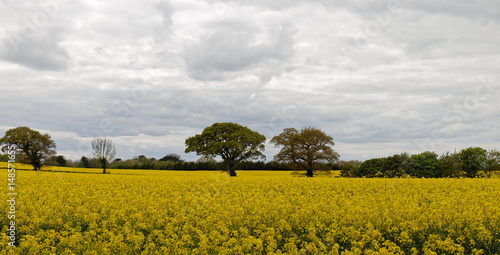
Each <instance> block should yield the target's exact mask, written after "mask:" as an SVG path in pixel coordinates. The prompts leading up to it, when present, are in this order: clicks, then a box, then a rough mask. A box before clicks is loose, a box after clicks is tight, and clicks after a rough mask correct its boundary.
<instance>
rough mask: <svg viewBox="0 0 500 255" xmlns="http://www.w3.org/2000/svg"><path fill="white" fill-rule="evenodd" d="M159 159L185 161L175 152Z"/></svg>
mask: <svg viewBox="0 0 500 255" xmlns="http://www.w3.org/2000/svg"><path fill="white" fill-rule="evenodd" d="M159 161H172V162H174V163H175V162H184V160H182V158H181V156H179V155H177V154H175V153H170V154H167V155H165V156H164V157H163V158H161V159H159Z"/></svg>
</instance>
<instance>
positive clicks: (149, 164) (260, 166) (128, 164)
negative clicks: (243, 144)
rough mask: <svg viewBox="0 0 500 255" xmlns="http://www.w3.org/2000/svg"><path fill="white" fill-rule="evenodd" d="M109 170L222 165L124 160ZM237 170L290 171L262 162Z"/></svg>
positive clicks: (218, 167)
mask: <svg viewBox="0 0 500 255" xmlns="http://www.w3.org/2000/svg"><path fill="white" fill-rule="evenodd" d="M110 168H115V169H151V170H224V164H223V163H222V162H218V161H215V160H213V161H202V162H199V161H196V162H192V161H177V162H173V161H158V160H147V161H142V162H141V161H139V162H138V160H126V161H118V162H116V161H114V162H113V163H112V164H111V165H110ZM237 170H290V168H288V167H287V166H286V165H285V164H280V163H276V162H263V161H257V162H253V161H244V162H241V163H240V164H238V166H237Z"/></svg>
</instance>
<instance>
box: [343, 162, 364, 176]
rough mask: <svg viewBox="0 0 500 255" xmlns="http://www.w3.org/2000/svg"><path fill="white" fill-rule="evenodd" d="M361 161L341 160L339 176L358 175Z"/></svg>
mask: <svg viewBox="0 0 500 255" xmlns="http://www.w3.org/2000/svg"><path fill="white" fill-rule="evenodd" d="M361 164H362V162H361V161H359V160H350V161H341V162H340V164H339V165H340V176H342V177H357V176H359V166H361Z"/></svg>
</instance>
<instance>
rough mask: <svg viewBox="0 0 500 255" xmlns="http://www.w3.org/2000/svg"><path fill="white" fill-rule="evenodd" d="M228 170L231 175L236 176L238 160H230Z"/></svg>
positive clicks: (227, 165) (227, 163)
mask: <svg viewBox="0 0 500 255" xmlns="http://www.w3.org/2000/svg"><path fill="white" fill-rule="evenodd" d="M226 170H227V171H228V172H229V176H231V177H236V162H234V160H228V161H227V162H226Z"/></svg>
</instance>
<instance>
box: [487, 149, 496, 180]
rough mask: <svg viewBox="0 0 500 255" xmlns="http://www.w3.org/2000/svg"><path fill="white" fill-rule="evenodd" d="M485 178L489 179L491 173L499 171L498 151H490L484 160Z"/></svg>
mask: <svg viewBox="0 0 500 255" xmlns="http://www.w3.org/2000/svg"><path fill="white" fill-rule="evenodd" d="M484 171H485V173H486V176H488V177H491V173H493V172H499V171H500V151H498V150H490V151H488V156H487V158H486V168H485V169H484Z"/></svg>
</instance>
